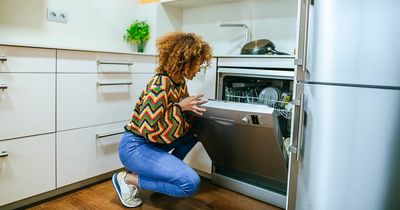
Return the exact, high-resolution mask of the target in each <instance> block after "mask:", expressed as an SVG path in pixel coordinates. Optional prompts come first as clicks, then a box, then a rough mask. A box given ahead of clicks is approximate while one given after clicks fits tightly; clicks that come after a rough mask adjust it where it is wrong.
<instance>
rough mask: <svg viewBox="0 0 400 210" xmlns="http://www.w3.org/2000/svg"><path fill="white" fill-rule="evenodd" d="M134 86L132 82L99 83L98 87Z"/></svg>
mask: <svg viewBox="0 0 400 210" xmlns="http://www.w3.org/2000/svg"><path fill="white" fill-rule="evenodd" d="M111 85H132V82H110V83H107V82H97V86H111Z"/></svg>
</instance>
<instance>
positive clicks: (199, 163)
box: [185, 58, 217, 174]
mask: <svg viewBox="0 0 400 210" xmlns="http://www.w3.org/2000/svg"><path fill="white" fill-rule="evenodd" d="M216 64H217V59H215V58H214V59H213V60H212V63H211V66H210V68H209V69H207V70H206V71H204V70H201V72H199V73H198V74H197V75H196V77H195V78H193V80H188V81H187V85H188V90H189V94H190V95H197V94H204V98H206V99H215V88H216V76H217V68H216V66H217V65H216ZM185 162H186V163H187V164H189V165H190V166H191V167H193V168H195V169H197V170H200V171H202V172H205V173H207V174H211V163H212V162H211V159H210V156H208V154H207V152H206V150H205V149H204V147H203V145H202V144H201V143H200V142H199V143H197V144H196V146H195V147H194V148H193V149H192V150H191V151H190V152H189V153H188V154H187V156H186V157H185Z"/></svg>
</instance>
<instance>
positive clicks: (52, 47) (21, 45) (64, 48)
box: [0, 41, 157, 56]
mask: <svg viewBox="0 0 400 210" xmlns="http://www.w3.org/2000/svg"><path fill="white" fill-rule="evenodd" d="M0 45H7V46H15V47H34V48H46V49H60V50H76V51H89V52H104V53H118V54H128V55H144V56H156V55H157V54H154V53H139V52H122V51H110V50H102V49H94V48H90V49H87V48H79V49H77V48H67V47H62V46H49V45H35V44H29V43H12V42H1V41H0Z"/></svg>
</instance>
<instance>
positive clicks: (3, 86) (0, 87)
mask: <svg viewBox="0 0 400 210" xmlns="http://www.w3.org/2000/svg"><path fill="white" fill-rule="evenodd" d="M7 88H8V85H6V84H0V90H5V89H7Z"/></svg>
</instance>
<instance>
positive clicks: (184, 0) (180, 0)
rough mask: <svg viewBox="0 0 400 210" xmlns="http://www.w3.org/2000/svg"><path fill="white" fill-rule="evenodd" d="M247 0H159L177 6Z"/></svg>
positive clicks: (197, 5) (242, 0) (195, 5)
mask: <svg viewBox="0 0 400 210" xmlns="http://www.w3.org/2000/svg"><path fill="white" fill-rule="evenodd" d="M244 1H249V0H161V1H160V3H161V4H164V5H171V6H174V7H179V8H189V7H201V6H208V5H213V4H226V3H233V2H244Z"/></svg>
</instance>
